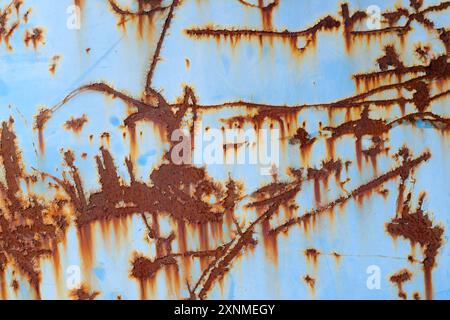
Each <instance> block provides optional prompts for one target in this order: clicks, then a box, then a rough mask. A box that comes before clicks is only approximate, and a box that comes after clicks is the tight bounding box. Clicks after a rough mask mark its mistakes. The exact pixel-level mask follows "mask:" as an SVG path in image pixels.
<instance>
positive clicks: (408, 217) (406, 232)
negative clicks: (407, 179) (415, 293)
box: [387, 193, 444, 300]
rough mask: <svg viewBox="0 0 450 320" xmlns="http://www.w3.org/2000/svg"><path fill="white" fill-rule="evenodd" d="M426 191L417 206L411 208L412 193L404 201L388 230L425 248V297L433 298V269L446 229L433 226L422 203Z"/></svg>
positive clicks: (388, 225) (423, 262) (391, 233)
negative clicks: (413, 209)
mask: <svg viewBox="0 0 450 320" xmlns="http://www.w3.org/2000/svg"><path fill="white" fill-rule="evenodd" d="M424 198H425V193H422V194H421V196H420V198H419V202H418V205H417V208H416V209H415V211H412V210H411V206H410V202H411V194H408V197H407V199H406V200H405V202H404V203H403V208H402V211H401V215H400V216H398V217H396V218H394V219H392V221H391V222H389V223H388V224H387V231H388V233H389V234H390V235H392V236H393V237H398V236H401V237H403V238H405V239H407V240H409V241H411V244H412V245H414V244H416V243H417V244H419V245H420V246H421V247H422V248H423V250H424V255H425V259H424V260H423V261H422V264H423V270H424V278H425V297H426V299H428V300H430V299H432V298H433V287H432V270H433V268H434V266H435V264H436V255H437V253H438V250H439V249H440V248H441V246H442V241H443V240H442V235H443V233H444V229H443V228H442V227H440V226H433V223H432V221H431V220H430V218H429V217H428V215H427V214H426V213H425V212H424V211H423V209H422V205H423V200H424Z"/></svg>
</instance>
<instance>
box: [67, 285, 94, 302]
mask: <svg viewBox="0 0 450 320" xmlns="http://www.w3.org/2000/svg"><path fill="white" fill-rule="evenodd" d="M99 294H100V292H98V291H91V290H90V289H89V288H88V286H87V285H84V284H83V285H81V287H80V288H79V289H74V290H72V291H71V292H70V297H71V298H72V299H73V300H95V298H96V297H97V296H98V295H99Z"/></svg>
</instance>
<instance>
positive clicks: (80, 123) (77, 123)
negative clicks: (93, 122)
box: [64, 114, 88, 133]
mask: <svg viewBox="0 0 450 320" xmlns="http://www.w3.org/2000/svg"><path fill="white" fill-rule="evenodd" d="M87 122H88V118H87V116H86V115H85V114H83V115H82V116H81V117H80V118H74V117H72V118H70V119H69V120H67V121H66V122H65V123H64V128H65V129H66V130H70V131H73V132H75V133H80V132H81V130H83V127H84V125H85V124H86V123H87Z"/></svg>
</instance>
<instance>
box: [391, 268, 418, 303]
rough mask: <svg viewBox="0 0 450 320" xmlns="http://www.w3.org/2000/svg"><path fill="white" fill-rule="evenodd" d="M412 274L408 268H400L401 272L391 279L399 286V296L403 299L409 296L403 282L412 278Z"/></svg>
mask: <svg viewBox="0 0 450 320" xmlns="http://www.w3.org/2000/svg"><path fill="white" fill-rule="evenodd" d="M411 277H412V274H411V272H409V270H407V269H403V270H400V271H399V272H397V273H395V274H393V275H392V276H391V277H390V278H389V281H391V282H392V283H393V284H394V285H396V286H397V288H398V296H399V297H400V298H402V299H403V300H406V299H407V298H408V296H407V294H406V292H404V291H403V283H405V282H406V281H409V280H411Z"/></svg>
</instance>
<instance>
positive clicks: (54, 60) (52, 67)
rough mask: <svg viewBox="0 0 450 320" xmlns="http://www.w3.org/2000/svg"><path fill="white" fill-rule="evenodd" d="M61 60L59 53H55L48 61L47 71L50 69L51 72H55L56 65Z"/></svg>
mask: <svg viewBox="0 0 450 320" xmlns="http://www.w3.org/2000/svg"><path fill="white" fill-rule="evenodd" d="M60 60H61V56H60V55H55V56H53V57H52V61H51V62H50V65H49V66H48V71H50V73H51V74H53V75H54V74H55V73H56V67H57V66H58V64H59V62H60Z"/></svg>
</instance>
